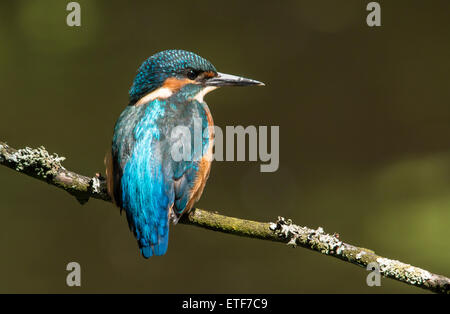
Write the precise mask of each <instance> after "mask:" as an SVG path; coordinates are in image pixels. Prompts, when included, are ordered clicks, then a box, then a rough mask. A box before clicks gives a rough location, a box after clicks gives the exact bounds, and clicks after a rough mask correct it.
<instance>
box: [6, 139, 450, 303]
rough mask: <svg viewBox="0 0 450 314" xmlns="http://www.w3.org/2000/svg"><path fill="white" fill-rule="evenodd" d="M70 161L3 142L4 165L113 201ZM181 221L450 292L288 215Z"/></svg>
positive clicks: (433, 279) (209, 215)
mask: <svg viewBox="0 0 450 314" xmlns="http://www.w3.org/2000/svg"><path fill="white" fill-rule="evenodd" d="M64 159H65V158H64V157H59V156H58V155H56V154H54V155H50V154H49V153H48V152H47V151H46V150H45V148H44V147H39V148H37V149H31V148H28V147H27V148H24V149H19V150H16V149H14V148H12V147H9V146H8V145H7V144H5V143H3V142H0V165H3V166H6V167H8V168H11V169H13V170H15V171H17V172H20V173H24V174H26V175H29V176H31V177H34V178H36V179H39V180H42V181H45V182H47V183H49V184H51V185H54V186H56V187H58V188H61V189H63V190H65V191H67V192H69V193H70V194H72V195H73V196H75V197H76V198H77V200H78V201H79V202H80V203H82V204H83V203H85V202H87V201H88V200H89V198H91V197H93V198H96V199H101V200H104V201H111V199H110V197H109V196H108V194H107V192H106V183H105V180H104V179H103V178H102V177H101V176H100V175H96V176H94V177H92V178H89V177H86V176H83V175H80V174H77V173H75V172H72V171H69V170H67V169H65V168H64V167H63V166H62V165H61V162H62V161H63V160H64ZM180 223H183V224H189V225H194V226H197V227H202V228H206V229H209V230H213V231H219V232H224V233H229V234H234V235H239V236H244V237H249V238H257V239H263V240H271V241H276V242H282V243H287V244H288V245H290V246H301V247H305V248H308V249H311V250H313V251H316V252H319V253H322V254H324V255H328V256H333V257H336V258H339V259H341V260H343V261H346V262H350V263H352V264H355V265H359V266H361V267H364V268H366V267H367V266H368V265H369V267H370V266H372V265H376V266H377V267H379V271H380V274H381V275H383V276H385V277H387V278H391V279H395V280H398V281H400V282H403V283H406V284H409V285H412V286H416V287H421V288H424V289H427V290H430V291H433V292H437V293H446V294H450V279H449V278H447V277H445V276H441V275H436V274H433V273H430V272H429V271H426V270H424V269H421V268H418V267H415V266H411V265H408V264H405V263H402V262H399V261H396V260H391V259H388V258H384V257H381V256H379V255H377V254H375V252H373V251H371V250H368V249H365V248H361V247H357V246H353V245H351V244H347V243H344V242H342V241H341V240H340V239H339V235H337V234H333V235H330V234H327V233H325V232H324V231H323V229H322V228H321V227H319V228H318V229H316V230H314V229H310V228H307V227H300V226H298V225H295V224H292V222H291V221H290V220H285V219H284V218H282V217H278V220H277V221H276V222H274V223H263V222H256V221H251V220H244V219H239V218H233V217H227V216H223V215H220V214H217V213H213V212H210V211H206V210H202V209H198V208H196V209H195V210H192V211H191V212H190V213H189V214H188V215H184V216H183V217H182V219H181V220H180ZM371 263H376V264H371Z"/></svg>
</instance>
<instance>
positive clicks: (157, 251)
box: [141, 226, 169, 258]
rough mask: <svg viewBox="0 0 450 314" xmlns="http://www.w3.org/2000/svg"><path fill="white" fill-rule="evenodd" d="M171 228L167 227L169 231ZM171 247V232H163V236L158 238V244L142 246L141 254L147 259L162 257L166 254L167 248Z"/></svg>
mask: <svg viewBox="0 0 450 314" xmlns="http://www.w3.org/2000/svg"><path fill="white" fill-rule="evenodd" d="M168 228H169V227H168V226H167V229H168ZM168 246H169V230H167V231H166V232H163V233H162V235H160V236H159V237H158V241H157V243H156V244H151V245H149V246H141V254H142V256H143V257H145V258H150V257H152V256H161V255H164V254H166V252H167V247H168Z"/></svg>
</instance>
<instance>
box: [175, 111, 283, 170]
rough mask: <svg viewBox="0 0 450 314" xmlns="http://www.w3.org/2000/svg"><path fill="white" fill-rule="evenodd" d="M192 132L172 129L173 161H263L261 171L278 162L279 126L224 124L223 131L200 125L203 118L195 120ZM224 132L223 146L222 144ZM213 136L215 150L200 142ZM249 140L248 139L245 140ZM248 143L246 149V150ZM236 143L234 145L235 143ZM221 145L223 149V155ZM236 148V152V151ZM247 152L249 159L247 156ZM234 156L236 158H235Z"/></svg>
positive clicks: (274, 166)
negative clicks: (225, 125) (204, 159)
mask: <svg viewBox="0 0 450 314" xmlns="http://www.w3.org/2000/svg"><path fill="white" fill-rule="evenodd" d="M193 133H194V134H191V129H190V128H189V127H187V126H184V125H180V126H176V127H174V128H173V129H172V130H171V143H172V145H171V151H170V153H171V156H172V159H173V160H174V161H177V162H180V161H200V160H201V159H203V158H206V159H207V160H208V161H213V160H216V161H258V160H259V161H262V162H263V163H264V164H262V165H260V171H261V172H275V171H277V170H278V167H279V165H280V140H279V139H280V127H279V126H271V127H270V141H269V139H268V137H269V134H268V133H269V127H267V126H259V127H258V128H257V127H256V126H253V125H251V126H247V127H246V128H244V127H243V126H240V125H239V126H227V127H226V128H225V133H224V132H223V131H222V128H220V127H219V126H212V127H211V126H209V127H206V128H202V120H201V119H199V118H196V119H194V124H193ZM224 135H225V145H224ZM212 136H213V137H214V151H213V149H212V147H210V146H209V145H203V141H204V140H207V139H209V138H210V137H212ZM247 140H248V141H247ZM247 142H248V150H247V149H246V147H247V145H246V143H247ZM269 143H270V152H269ZM235 144H236V145H235ZM224 148H226V151H225V155H224ZM235 148H236V151H235ZM247 155H248V159H246V156H247ZM235 157H236V158H235Z"/></svg>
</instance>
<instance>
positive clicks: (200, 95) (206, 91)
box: [193, 86, 217, 102]
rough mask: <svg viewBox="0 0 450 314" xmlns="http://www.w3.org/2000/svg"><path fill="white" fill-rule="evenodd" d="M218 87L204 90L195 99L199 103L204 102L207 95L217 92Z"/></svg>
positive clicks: (208, 87) (209, 87)
mask: <svg viewBox="0 0 450 314" xmlns="http://www.w3.org/2000/svg"><path fill="white" fill-rule="evenodd" d="M216 88H217V86H207V87H205V88H203V89H202V90H201V91H200V92H199V93H198V94H197V95H195V97H194V98H193V99H195V100H197V101H198V102H203V97H205V95H206V94H208V93H209V92H212V91H213V90H215V89H216Z"/></svg>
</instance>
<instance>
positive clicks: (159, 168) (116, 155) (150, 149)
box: [105, 50, 264, 258]
mask: <svg viewBox="0 0 450 314" xmlns="http://www.w3.org/2000/svg"><path fill="white" fill-rule="evenodd" d="M251 85H255V86H257V85H264V84H263V83H261V82H259V81H256V80H252V79H247V78H243V77H239V76H235V75H230V74H224V73H220V72H218V71H217V70H216V68H215V67H214V65H212V64H211V63H210V62H209V61H208V60H206V59H204V58H202V57H200V56H198V55H197V54H195V53H192V52H189V51H184V50H165V51H162V52H159V53H156V54H154V55H153V56H151V57H149V58H148V59H147V60H145V61H144V62H143V63H142V65H141V66H140V67H139V69H138V71H137V75H136V77H135V79H134V81H133V84H132V86H131V88H130V90H129V104H128V106H127V107H126V108H125V109H124V110H123V112H122V114H121V115H120V117H119V119H118V120H117V122H116V124H115V127H114V135H113V140H112V147H111V150H110V152H108V154H107V156H106V158H105V164H106V180H107V187H108V193H109V195H110V197H111V199H112V200H113V202H114V203H115V204H116V205H117V206H118V207H119V208H120V212H122V210H125V213H126V217H127V221H128V226H129V228H130V230H131V231H132V232H133V234H134V236H135V237H136V240H137V243H138V246H139V249H140V253H141V255H142V256H143V257H144V258H150V257H151V256H161V255H164V254H165V253H166V251H167V247H168V242H169V223H170V222H172V223H173V224H176V223H177V222H178V220H179V219H180V217H181V216H182V215H183V214H184V213H188V212H189V211H190V210H191V209H192V208H193V206H194V204H195V202H197V201H198V200H199V198H200V197H201V195H202V193H203V189H204V187H205V184H206V181H207V179H208V177H209V173H210V169H211V161H212V152H213V145H214V128H213V126H214V122H213V118H212V116H211V113H210V110H209V107H208V105H207V104H206V103H205V101H204V100H203V97H204V96H205V95H206V94H207V93H209V92H211V91H212V90H215V89H217V88H219V87H221V86H251ZM196 121H200V123H198V122H197V125H199V124H200V126H201V130H202V132H201V134H202V139H201V148H202V149H201V152H200V154H199V155H198V151H197V155H198V156H194V154H196V150H195V149H193V150H187V151H188V152H190V153H189V154H190V157H191V158H183V159H182V160H179V159H178V158H173V154H172V150H173V146H174V143H175V139H174V137H173V136H172V130H173V129H174V128H176V127H178V126H184V127H185V128H187V129H188V130H189V131H190V134H194V132H195V130H194V128H195V127H196ZM194 140H195V139H192V142H194Z"/></svg>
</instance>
